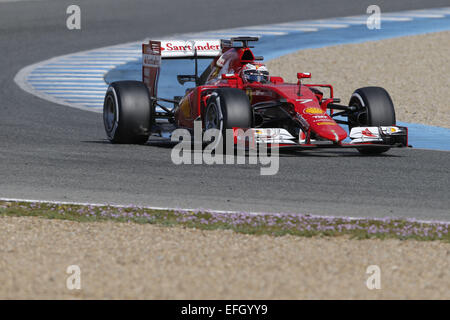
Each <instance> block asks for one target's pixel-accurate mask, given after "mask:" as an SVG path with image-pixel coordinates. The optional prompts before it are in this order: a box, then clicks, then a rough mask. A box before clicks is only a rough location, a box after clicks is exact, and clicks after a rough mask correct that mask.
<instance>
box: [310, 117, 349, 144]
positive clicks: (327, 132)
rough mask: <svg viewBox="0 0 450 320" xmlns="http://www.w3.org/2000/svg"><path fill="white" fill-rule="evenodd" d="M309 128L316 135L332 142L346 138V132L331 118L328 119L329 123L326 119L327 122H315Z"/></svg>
mask: <svg viewBox="0 0 450 320" xmlns="http://www.w3.org/2000/svg"><path fill="white" fill-rule="evenodd" d="M311 129H312V130H313V131H314V132H315V133H316V134H317V135H318V136H320V137H322V138H324V139H327V140H330V141H333V142H340V141H342V140H344V139H345V138H347V132H345V130H344V129H342V127H341V126H339V125H338V124H337V123H335V122H334V121H333V120H331V121H329V123H328V121H327V124H321V123H320V122H317V123H315V124H313V125H312V126H311Z"/></svg>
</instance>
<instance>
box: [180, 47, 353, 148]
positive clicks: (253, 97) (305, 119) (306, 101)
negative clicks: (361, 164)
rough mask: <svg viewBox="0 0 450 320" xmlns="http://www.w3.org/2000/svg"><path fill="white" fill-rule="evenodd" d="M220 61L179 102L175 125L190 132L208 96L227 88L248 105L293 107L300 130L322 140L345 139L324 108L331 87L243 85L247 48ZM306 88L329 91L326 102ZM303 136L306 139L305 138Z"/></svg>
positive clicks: (277, 80) (275, 82)
mask: <svg viewBox="0 0 450 320" xmlns="http://www.w3.org/2000/svg"><path fill="white" fill-rule="evenodd" d="M221 58H222V59H224V61H223V67H222V68H221V69H220V70H217V69H219V68H217V67H216V68H214V69H213V70H212V71H211V74H210V75H209V76H208V78H209V80H208V81H207V82H206V84H205V85H201V86H198V87H196V88H193V89H192V90H191V91H190V92H188V94H187V95H186V96H185V97H184V98H183V99H182V100H181V101H180V107H179V108H178V110H177V111H176V113H175V121H176V124H177V125H178V126H179V127H186V128H193V125H194V124H193V123H194V120H195V119H197V118H198V117H199V116H200V117H202V115H203V112H204V111H205V110H204V109H205V107H206V100H207V99H208V97H209V94H210V93H211V92H212V91H213V90H214V89H217V88H221V87H231V88H237V89H241V90H244V91H245V92H246V93H247V95H248V97H249V100H250V103H251V104H252V105H254V104H257V103H261V102H269V101H274V100H281V99H284V100H285V101H286V103H288V104H291V105H293V106H294V110H295V112H296V113H297V117H299V121H300V122H301V123H302V125H303V128H304V129H305V130H311V131H313V132H314V133H315V134H316V135H317V136H319V137H321V138H323V139H327V140H331V141H333V142H336V143H337V142H340V141H342V140H344V139H345V138H346V137H347V132H346V131H345V130H344V129H343V128H342V127H341V126H339V125H338V124H337V123H336V122H335V121H334V120H333V119H332V118H331V117H330V116H329V115H328V114H327V113H326V110H327V104H328V103H330V102H332V101H333V87H332V86H331V85H328V84H326V85H311V84H308V85H303V84H301V85H300V84H299V83H297V84H292V83H285V82H284V81H283V79H282V78H281V77H271V78H270V83H269V84H261V83H244V82H243V81H242V78H241V77H240V75H239V72H240V70H241V68H242V67H243V66H244V65H245V64H247V63H254V62H255V61H254V56H253V53H252V52H251V50H250V49H249V48H239V49H236V48H229V49H228V50H227V52H225V53H224V54H223V55H222V56H221ZM217 59H218V58H216V59H215V60H214V61H213V63H212V65H214V66H215V65H216V63H217ZM215 73H217V76H216V75H215ZM299 82H300V80H299ZM310 87H327V88H329V89H330V97H329V99H323V95H322V93H320V92H317V93H314V92H313V91H312V90H311V88H310ZM299 88H300V92H299ZM305 133H307V132H305ZM307 136H309V135H308V134H307Z"/></svg>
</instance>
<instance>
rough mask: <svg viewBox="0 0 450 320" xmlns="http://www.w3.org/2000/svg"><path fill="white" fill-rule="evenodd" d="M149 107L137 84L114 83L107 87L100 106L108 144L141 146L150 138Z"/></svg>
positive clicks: (145, 91)
mask: <svg viewBox="0 0 450 320" xmlns="http://www.w3.org/2000/svg"><path fill="white" fill-rule="evenodd" d="M152 118H153V112H152V104H151V101H150V95H149V92H148V89H147V87H146V86H145V85H144V83H142V82H140V81H117V82H113V83H111V84H110V85H109V87H108V90H107V91H106V95H105V101H104V104H103V123H104V126H105V131H106V135H107V137H108V139H109V141H111V142H112V143H124V144H144V143H146V142H147V140H148V138H149V136H150V129H151V125H152Z"/></svg>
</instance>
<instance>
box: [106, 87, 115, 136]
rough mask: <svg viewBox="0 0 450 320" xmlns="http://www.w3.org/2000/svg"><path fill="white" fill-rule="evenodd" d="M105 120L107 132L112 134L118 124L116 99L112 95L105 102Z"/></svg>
mask: <svg viewBox="0 0 450 320" xmlns="http://www.w3.org/2000/svg"><path fill="white" fill-rule="evenodd" d="M103 120H104V122H105V128H106V131H108V132H111V131H112V129H113V128H114V124H115V122H116V106H115V103H114V98H113V97H112V96H111V95H108V97H107V98H106V101H105V108H104V112H103Z"/></svg>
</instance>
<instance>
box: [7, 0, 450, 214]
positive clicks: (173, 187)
mask: <svg viewBox="0 0 450 320" xmlns="http://www.w3.org/2000/svg"><path fill="white" fill-rule="evenodd" d="M262 3H264V5H261V6H259V5H260V4H262ZM70 4H72V2H71V1H30V2H28V1H19V2H10V3H0V52H2V55H1V59H0V70H1V72H0V197H9V198H26V199H41V200H62V201H81V202H96V203H98V202H102V203H105V202H106V203H116V204H139V205H149V206H161V207H183V208H208V209H218V210H236V211H264V212H301V213H313V214H323V215H353V216H404V217H415V218H419V219H427V220H428V219H438V220H450V212H449V208H450V200H449V197H448V191H449V190H450V186H449V185H450V182H449V180H450V179H449V176H450V168H449V163H450V161H449V160H450V153H448V152H440V151H429V150H414V149H402V150H392V151H390V152H389V154H388V155H387V156H380V157H362V156H359V154H358V153H357V152H355V151H352V150H345V151H314V152H306V151H304V152H301V153H298V154H285V155H283V156H282V157H281V159H280V170H279V173H278V174H277V175H275V176H260V174H259V173H260V168H259V166H254V165H214V166H207V165H181V166H176V165H173V164H172V163H171V161H170V152H171V149H170V148H167V147H158V146H131V145H111V144H109V143H108V142H107V141H106V140H105V134H104V130H103V125H102V119H101V115H99V114H95V113H91V112H85V111H80V110H76V109H73V108H67V107H62V106H59V105H56V104H53V103H50V102H48V101H44V100H41V99H39V98H37V97H35V96H32V95H30V94H28V93H26V92H24V91H22V90H21V89H20V88H19V87H18V86H17V85H16V84H15V83H14V81H13V78H14V76H15V75H16V73H17V72H18V71H19V70H20V69H21V68H22V67H24V66H26V65H29V64H32V63H35V62H38V61H41V60H44V59H48V58H51V57H53V56H58V55H62V54H68V53H72V52H77V51H81V50H87V49H93V48H97V47H102V46H107V45H113V44H119V43H123V42H128V41H136V40H139V39H142V38H145V37H151V36H158V37H161V36H164V35H165V34H174V33H181V32H183V33H184V32H195V31H203V30H207V29H220V28H228V27H236V26H243V25H250V24H255V25H256V24H263V23H276V22H283V21H292V20H299V19H317V18H328V17H336V16H348V15H353V14H361V13H364V12H365V9H366V8H367V6H368V5H369V4H379V5H380V6H381V8H382V11H399V10H411V9H420V8H430V7H439V6H447V5H448V4H449V2H448V1H423V0H421V1H405V0H401V1H400V0H399V1H395V2H392V1H360V2H358V4H356V5H355V3H354V1H347V0H346V1H340V2H337V1H320V2H319V1H295V0H292V1H284V2H282V1H267V2H263V1H257V0H254V1H203V0H198V1H152V3H149V2H147V1H107V0H98V1H78V3H77V4H79V5H80V6H81V10H82V30H81V31H69V30H67V29H66V27H65V20H66V17H67V16H66V14H65V10H66V8H67V6H68V5H70Z"/></svg>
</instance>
